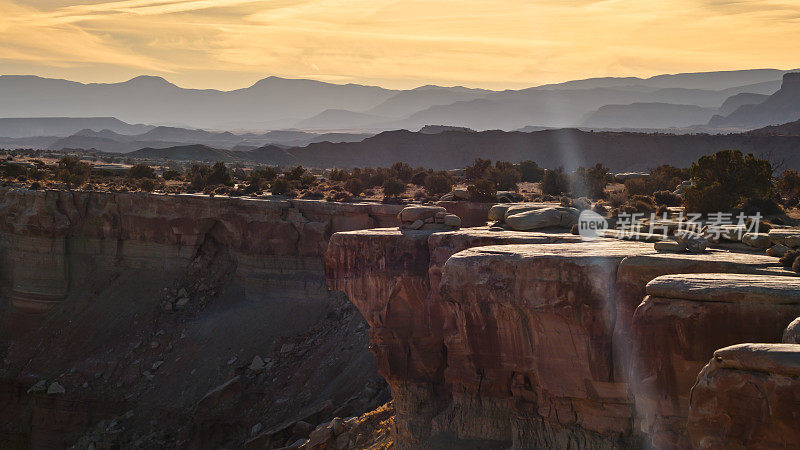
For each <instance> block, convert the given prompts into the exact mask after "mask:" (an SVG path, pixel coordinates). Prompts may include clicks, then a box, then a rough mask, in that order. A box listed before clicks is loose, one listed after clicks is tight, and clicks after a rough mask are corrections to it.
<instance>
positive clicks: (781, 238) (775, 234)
mask: <svg viewBox="0 0 800 450" xmlns="http://www.w3.org/2000/svg"><path fill="white" fill-rule="evenodd" d="M798 235H800V230H796V229H791V228H773V229H771V230H769V233H768V234H767V236H769V239H770V240H771V241H772V243H773V244H784V245H786V238H788V237H794V236H798Z"/></svg>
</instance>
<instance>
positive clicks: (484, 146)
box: [131, 129, 800, 171]
mask: <svg viewBox="0 0 800 450" xmlns="http://www.w3.org/2000/svg"><path fill="white" fill-rule="evenodd" d="M799 146H800V135H782V134H778V133H776V134H770V133H764V134H754V133H748V134H734V133H732V134H721V135H711V134H686V135H678V134H666V133H631V132H590V131H582V130H577V129H558V130H543V131H536V132H531V133H525V132H519V131H513V132H506V131H500V130H494V131H482V132H475V131H442V132H439V133H422V132H411V131H406V130H398V131H387V132H383V133H380V134H378V135H375V136H373V137H370V138H367V139H364V140H363V141H361V142H345V143H338V144H334V143H330V142H322V143H315V144H310V145H308V146H305V147H294V148H283V147H278V146H274V145H269V146H264V147H261V148H258V149H255V150H251V151H246V152H237V151H227V150H218V149H212V148H209V147H206V146H180V147H172V148H164V149H144V150H139V151H137V152H134V153H131V156H137V157H146V158H150V159H154V160H180V159H184V160H203V161H209V162H210V161H227V162H233V161H249V162H256V163H262V164H270V165H280V166H291V165H296V164H302V165H303V166H306V167H319V168H328V167H348V168H349V167H364V166H373V167H375V166H389V165H391V164H393V163H394V162H396V161H404V162H407V163H409V164H411V165H412V166H424V167H431V168H438V169H453V168H459V167H464V166H467V165H469V164H471V163H472V162H473V161H474V160H475V158H479V157H480V158H486V157H490V158H491V159H493V160H504V161H513V162H517V161H524V160H533V161H536V162H537V163H538V164H539V165H541V166H543V167H549V168H555V167H559V166H563V167H565V168H566V169H574V168H576V167H578V166H584V167H585V166H588V165H591V164H595V163H597V162H602V163H604V164H606V165H607V166H608V167H610V168H611V169H612V170H614V171H631V170H648V169H652V168H653V167H656V166H658V165H660V164H672V165H675V166H679V167H687V166H689V165H690V164H691V163H692V162H693V161H696V160H697V158H699V157H700V156H702V155H708V154H712V153H714V152H716V151H719V150H723V149H730V148H736V149H739V150H741V151H743V152H745V153H754V154H756V155H761V156H764V152H765V150H767V149H768V150H769V151H770V157H773V158H776V159H779V160H782V161H784V164H785V166H786V167H787V168H800V153H798V152H797V148H798V147H799ZM643 155H646V157H643Z"/></svg>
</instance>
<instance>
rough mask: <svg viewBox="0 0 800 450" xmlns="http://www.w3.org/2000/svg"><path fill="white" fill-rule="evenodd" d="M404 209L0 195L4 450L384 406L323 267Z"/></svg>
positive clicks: (196, 437)
mask: <svg viewBox="0 0 800 450" xmlns="http://www.w3.org/2000/svg"><path fill="white" fill-rule="evenodd" d="M400 208H401V207H400V206H395V205H381V204H365V203H364V204H335V203H327V202H324V201H306V200H263V199H262V200H255V199H234V198H222V197H217V198H209V197H206V196H191V195H183V196H165V195H152V194H143V193H104V192H89V191H54V190H52V191H43V190H39V191H36V190H24V189H19V190H15V189H7V188H3V189H2V190H0V290H1V292H2V300H0V361H1V362H2V364H0V403H2V404H3V405H4V407H3V408H2V412H0V424H2V425H0V447H3V448H52V447H56V448H62V447H65V446H68V445H72V444H75V443H76V442H83V445H84V446H85V445H88V444H89V443H90V442H91V443H93V444H94V445H96V446H98V447H102V446H104V445H105V446H108V445H112V446H113V445H116V446H123V447H128V446H134V445H150V446H166V447H187V446H194V447H195V448H217V447H219V446H229V447H241V446H242V445H244V442H245V441H247V440H249V439H250V438H251V437H254V436H255V435H257V434H258V433H254V432H253V430H254V429H261V430H262V431H263V430H269V429H270V428H271V427H274V426H278V425H279V424H280V423H282V422H283V421H286V420H291V419H295V420H296V419H297V418H298V417H301V418H305V419H306V420H308V421H310V422H312V424H316V422H314V420H323V419H326V418H327V419H330V418H332V417H334V416H340V417H347V416H352V415H359V414H360V413H362V412H364V411H367V410H370V409H374V408H375V407H377V406H380V405H381V404H383V403H385V402H386V401H388V393H387V390H386V388H385V384H384V382H383V381H382V380H381V379H380V377H379V376H378V375H377V374H376V372H375V369H374V362H373V358H372V356H371V355H370V354H369V352H368V351H367V346H368V342H367V337H366V329H365V323H364V322H363V319H362V318H361V316H360V314H359V313H358V312H357V311H356V310H355V308H354V307H353V306H352V305H351V304H350V303H349V302H347V300H346V299H345V298H344V297H343V296H342V295H341V294H338V293H335V292H331V291H329V290H328V289H327V288H326V285H325V277H324V270H323V260H322V256H323V255H324V252H325V250H326V247H327V242H328V239H329V238H330V236H331V235H332V234H333V233H335V232H338V231H346V230H355V229H365V228H372V227H377V226H383V227H385V226H392V225H397V224H399V221H398V220H397V217H396V215H397V212H398V211H399V209H400ZM48 391H50V394H48ZM58 391H63V393H61V394H54V392H58ZM309 417H313V420H312V419H311V418H309ZM253 427H256V428H253ZM81 439H83V441H80V440H81ZM80 446H81V445H79V447H80ZM278 446H282V444H281V445H278ZM84 448H85V447H84Z"/></svg>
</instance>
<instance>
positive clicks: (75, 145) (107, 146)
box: [0, 119, 372, 153]
mask: <svg viewBox="0 0 800 450" xmlns="http://www.w3.org/2000/svg"><path fill="white" fill-rule="evenodd" d="M2 120H3V119H0V122H1V121H2ZM30 121H34V122H35V121H36V119H30ZM116 122H118V123H120V124H123V125H120V126H119V127H117V128H118V129H122V130H128V131H135V130H140V129H144V130H147V131H145V132H142V133H137V134H122V133H118V132H116V131H112V130H109V129H102V130H100V131H95V130H92V129H88V128H87V129H83V130H80V131H78V132H76V133H75V134H72V135H70V136H67V137H58V136H36V137H26V138H3V137H0V148H2V147H5V148H38V149H45V150H62V149H84V150H99V151H102V152H110V153H130V152H133V151H136V150H139V149H144V148H149V149H160V148H167V147H176V146H183V145H192V144H199V145H205V146H208V147H213V148H219V149H224V150H252V149H255V148H259V147H261V146H263V145H266V144H274V145H280V146H283V147H301V146H305V145H308V144H311V143H314V142H326V141H327V142H355V141H360V140H363V139H364V138H367V137H369V136H372V134H369V133H312V132H306V131H299V130H278V131H269V132H266V133H239V134H235V133H231V132H222V133H216V132H210V131H205V130H197V129H186V128H177V127H163V126H162V127H141V126H130V125H127V124H125V123H124V122H120V121H116ZM116 122H115V123H116ZM78 123H81V124H85V122H78ZM101 123H102V125H106V124H107V123H106V122H101ZM102 125H101V126H102ZM45 128H47V127H45ZM44 131H53V130H51V129H50V128H47V129H45V130H44Z"/></svg>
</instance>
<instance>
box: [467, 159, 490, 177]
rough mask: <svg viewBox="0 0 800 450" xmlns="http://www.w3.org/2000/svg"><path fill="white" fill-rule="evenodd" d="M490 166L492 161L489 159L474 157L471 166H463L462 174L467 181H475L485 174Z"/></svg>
mask: <svg viewBox="0 0 800 450" xmlns="http://www.w3.org/2000/svg"><path fill="white" fill-rule="evenodd" d="M491 168H492V161H491V160H489V159H481V158H476V159H475V162H474V163H472V165H471V166H467V167H465V168H464V176H465V177H466V178H467V180H469V181H475V180H478V179H481V178H484V177H485V176H486V173H487V172H488V171H489V169H491Z"/></svg>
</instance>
